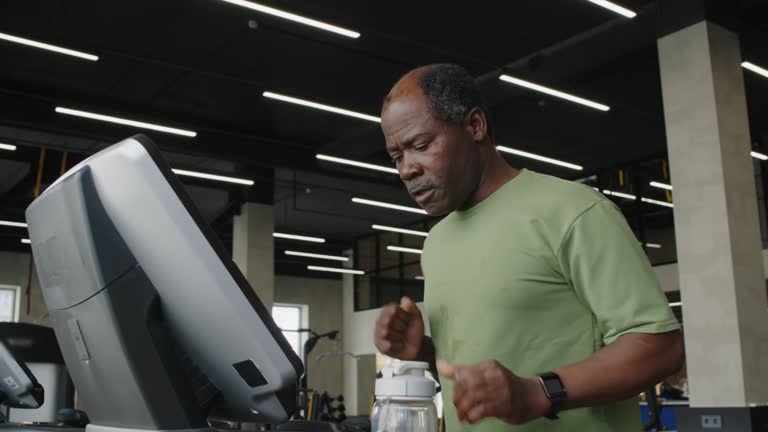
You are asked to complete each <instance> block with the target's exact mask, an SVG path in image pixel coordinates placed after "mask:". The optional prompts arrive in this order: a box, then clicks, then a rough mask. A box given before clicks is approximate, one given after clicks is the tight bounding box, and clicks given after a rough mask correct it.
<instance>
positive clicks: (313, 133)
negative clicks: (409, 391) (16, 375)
mask: <svg viewBox="0 0 768 432" xmlns="http://www.w3.org/2000/svg"><path fill="white" fill-rule="evenodd" d="M252 4H255V3H252ZM264 4H267V5H268V6H269V7H271V8H275V9H279V10H283V11H290V12H292V13H293V14H296V15H300V16H302V17H307V18H311V19H314V20H318V21H322V22H325V23H329V24H332V25H333V26H335V27H332V28H328V27H327V26H326V27H324V28H318V27H317V26H315V25H314V24H313V25H307V24H306V22H304V23H301V22H297V21H296V20H295V19H294V18H295V16H292V18H291V19H285V18H284V17H280V16H275V15H274V14H273V13H272V12H273V10H272V9H269V10H266V12H265V9H263V8H262V9H260V10H255V9H254V8H252V7H247V6H248V4H246V2H238V1H229V0H163V1H154V0H132V1H127V0H111V1H103V0H102V1H99V0H79V1H64V0H30V1H23V2H3V3H2V4H0V58H2V59H3V62H2V67H0V320H3V321H20V322H30V323H36V324H41V325H46V324H47V323H48V318H47V311H46V309H45V304H44V301H43V299H42V295H41V292H40V289H39V285H38V282H37V280H36V276H35V273H34V263H33V262H32V260H31V258H30V257H31V255H30V249H29V245H28V242H27V240H26V239H27V232H26V229H25V225H24V222H25V221H24V210H25V208H26V207H27V206H28V205H29V204H30V203H31V202H32V200H33V199H34V198H35V197H36V196H37V195H38V194H39V193H40V192H41V191H43V190H45V188H46V187H47V186H49V185H51V184H52V183H53V182H54V181H55V180H56V179H57V178H58V177H59V176H60V175H61V174H62V173H64V172H66V170H68V169H70V168H71V167H73V166H74V165H76V164H77V163H78V162H80V161H82V160H84V159H85V158H87V157H88V156H90V155H92V154H94V153H96V152H98V151H99V150H101V149H104V148H106V147H107V146H109V145H111V144H113V143H116V142H118V141H120V140H121V139H124V138H126V137H129V136H131V135H134V134H136V133H145V134H147V135H149V136H150V137H152V138H153V140H154V141H155V142H156V143H158V145H159V146H160V148H161V150H162V151H163V154H164V156H165V157H166V158H167V159H168V160H169V161H170V163H171V164H172V167H173V168H174V169H175V170H176V172H177V174H178V175H179V177H180V179H181V180H182V182H183V183H184V185H185V186H186V188H187V191H188V192H189V194H190V195H191V197H192V198H193V201H194V203H195V205H196V206H197V207H198V208H199V209H200V211H201V212H202V214H203V216H204V218H205V220H206V221H207V222H208V223H209V224H210V225H211V226H212V227H213V229H214V230H215V232H216V233H217V234H218V236H219V237H220V239H221V240H222V241H223V242H224V244H225V245H226V247H227V248H228V249H229V250H230V251H231V252H232V254H233V259H234V260H235V262H236V263H237V264H238V265H239V266H240V268H241V269H242V270H243V272H244V273H245V275H246V277H248V279H249V280H250V282H251V284H252V285H254V286H255V287H257V292H258V294H259V295H260V297H261V298H262V300H263V301H264V302H265V303H266V304H268V305H272V306H273V308H274V309H273V311H274V316H275V318H276V321H277V322H278V324H279V325H280V326H281V328H283V329H284V331H285V334H286V337H287V338H288V339H289V341H290V342H291V344H292V346H294V347H295V349H296V350H297V352H299V354H300V355H301V356H303V355H304V353H303V348H304V347H303V344H304V343H305V342H306V340H307V338H308V337H309V335H310V333H308V332H305V331H300V330H301V329H311V330H312V331H313V332H316V333H317V334H325V333H328V332H333V331H339V333H338V335H337V336H336V338H335V339H331V338H323V339H321V340H320V341H319V342H318V343H317V346H315V347H314V349H313V350H312V352H311V353H310V355H309V365H308V369H309V385H310V387H311V388H313V389H317V390H320V391H327V392H328V393H330V394H332V395H342V394H343V395H344V396H345V400H346V410H347V413H348V414H360V415H365V414H367V413H368V410H369V408H370V404H371V394H372V389H373V380H374V377H375V374H376V371H377V369H378V368H379V367H380V366H381V363H382V361H383V359H382V358H381V357H377V355H376V350H375V348H374V346H373V340H372V328H373V322H374V319H375V317H376V314H377V309H378V308H380V307H381V306H382V305H384V304H386V303H389V302H392V301H395V300H397V299H399V298H400V297H401V296H403V295H409V296H411V297H413V298H415V299H416V300H419V301H421V300H422V299H423V283H424V282H423V277H422V274H421V269H420V265H419V253H420V248H421V247H422V245H423V241H424V239H425V237H426V235H427V232H428V231H429V229H430V227H431V226H433V225H434V224H435V223H436V222H437V221H438V220H437V219H435V218H430V217H427V216H426V215H424V214H423V213H421V212H419V211H418V209H416V208H415V207H417V206H416V204H415V203H414V202H413V201H412V200H411V199H410V198H409V196H408V194H407V193H406V192H405V190H404V188H403V187H402V184H401V181H400V179H399V178H398V176H397V173H396V171H395V170H394V169H393V165H392V164H391V161H390V160H389V158H388V155H387V153H386V151H385V149H384V140H383V137H382V134H381V131H380V127H379V119H378V117H377V116H378V115H379V111H380V105H381V102H382V99H383V97H384V95H386V93H387V91H388V90H389V88H390V86H391V85H392V84H393V83H394V82H395V81H396V80H397V79H398V78H399V77H400V76H401V75H402V74H404V73H405V72H406V71H408V70H409V69H411V68H413V67H416V66H419V65H424V64H429V63H436V62H451V63H457V64H460V65H462V66H464V67H466V68H467V69H468V70H469V71H470V72H471V73H472V74H474V76H476V78H477V82H478V83H479V84H480V86H481V88H482V89H483V91H484V94H485V96H486V97H487V99H488V101H489V104H490V107H491V109H490V111H491V113H490V114H491V117H492V119H493V121H494V124H495V126H496V134H497V144H498V145H499V146H500V147H499V150H500V151H501V152H502V153H503V154H504V155H505V157H506V158H507V159H508V161H509V163H510V164H512V165H513V166H516V167H525V168H528V169H531V170H534V171H537V172H541V173H546V174H551V175H555V176H558V177H561V178H565V179H568V180H572V181H577V182H581V183H584V184H586V185H589V186H592V187H594V188H596V189H598V190H600V191H602V192H603V193H604V194H606V195H607V196H609V198H610V199H611V200H613V201H614V202H615V203H616V204H617V205H618V206H619V207H620V208H621V210H622V211H623V213H624V215H625V216H626V218H627V220H628V221H629V223H630V225H631V226H632V228H633V230H634V231H635V233H636V234H637V237H638V241H639V242H641V243H642V244H643V245H644V247H645V250H646V252H647V254H648V257H649V259H650V261H651V263H652V264H653V266H654V268H655V270H656V272H657V275H658V277H659V280H660V282H661V284H662V286H663V288H664V290H665V291H666V292H667V295H668V297H669V300H670V303H671V304H672V305H673V308H674V311H675V313H676V314H677V315H678V318H680V319H681V320H683V323H684V327H685V336H686V346H687V349H688V351H689V355H688V368H687V370H688V372H689V373H688V377H687V379H688V381H689V384H690V387H691V391H692V392H693V393H692V394H691V401H692V404H693V403H694V402H696V401H697V398H699V399H698V403H701V404H702V405H703V406H706V405H707V404H710V405H711V404H714V405H713V406H741V405H740V404H742V403H746V401H747V400H748V399H749V397H748V396H745V394H746V395H754V394H755V393H754V391H757V390H752V389H753V387H755V386H756V385H757V384H755V382H757V383H762V384H763V387H765V384H766V380H765V379H764V378H765V375H764V373H762V374H761V373H759V367H758V365H759V364H760V363H762V362H765V361H766V360H768V353H767V352H766V351H765V350H762V349H764V348H765V346H766V344H765V341H766V339H768V327H766V326H763V324H768V322H767V321H768V319H767V318H768V317H766V316H764V315H765V312H766V311H765V308H766V306H768V305H766V301H765V297H766V285H765V279H766V269H768V253H766V251H765V250H764V249H766V248H768V226H767V224H766V210H767V209H768V202H767V201H766V198H765V191H766V187H768V178H766V176H765V169H766V161H767V160H768V121H766V119H768V70H766V69H768V49H766V46H768V45H767V44H766V41H768V24H767V23H768V5H767V4H766V2H765V1H758V0H751V1H750V0H741V1H736V0H733V1H700V0H621V1H618V0H617V1H614V2H612V3H610V4H607V5H606V4H605V3H604V2H602V4H601V2H600V1H591V0H541V1H515V2H487V3H484V4H478V5H475V6H474V7H467V6H466V5H459V4H455V5H454V4H451V5H446V4H444V3H437V2H406V1H402V0H396V1H391V2H343V1H340V0H326V1H322V2H319V1H312V0H267V1H266V2H264ZM611 5H613V6H614V7H613V8H609V7H610V6H611ZM616 5H618V6H621V7H616ZM40 43H44V44H48V45H45V46H41V45H40ZM57 47H58V48H57ZM59 48H67V49H68V50H69V51H65V52H62V51H61V49H59ZM57 49H58V51H56V50H57ZM692 71H693V72H696V71H698V72H701V73H692ZM553 90H554V92H553ZM563 93H565V94H563ZM572 96H578V99H576V100H575V99H574V98H573V97H572ZM734 100H735V101H734ZM740 104H741V105H740ZM733 106H736V107H737V108H738V107H740V106H743V109H735V110H734V109H731V107H733ZM697 119H698V120H697ZM125 120H129V122H126V121H125ZM696 121H699V122H700V123H695V122H696ZM137 122H142V123H141V124H137ZM686 122H687V123H686ZM691 122H694V123H695V124H696V125H697V127H695V128H693V129H691V128H688V127H687V126H686V125H690V124H693V123H691ZM127 123H128V124H127ZM147 124H149V125H147ZM157 126H164V127H165V128H159V127H157ZM147 127H149V129H148V128H147ZM168 128H173V129H171V130H169V129H168ZM690 130H693V132H690ZM682 131H688V132H682ZM734 149H737V150H734ZM738 149H741V150H745V151H746V152H747V153H748V154H749V156H746V155H745V154H744V152H743V151H742V152H741V153H739V150H738ZM745 176H746V177H745ZM743 178H747V179H750V181H746V182H745V181H741V180H740V179H743ZM751 180H754V181H751ZM673 188H674V192H673ZM391 205H395V206H400V207H394V208H393V207H392V206H391ZM701 212H704V213H706V214H709V215H711V217H710V218H708V219H707V223H706V224H704V223H701V222H695V221H694V222H691V223H689V221H690V220H692V218H690V217H689V216H690V215H693V214H700V213H701ZM696 221H701V218H698V219H696ZM676 227H677V228H678V229H677V230H676ZM295 236H299V237H295ZM744 239H746V240H747V241H744ZM758 239H759V241H758ZM758 243H759V244H760V245H762V248H761V249H757V248H756V247H753V246H754V245H757V244H758ZM761 251H762V253H761ZM308 254H309V255H308ZM317 255H320V256H317ZM706 262H710V263H711V262H716V263H717V266H716V267H717V270H718V272H719V273H718V274H719V275H720V276H721V277H717V278H711V277H708V276H707V274H708V273H707V269H705V268H703V267H702V263H706ZM678 264H680V266H678ZM329 268H330V271H329ZM342 269H343V270H345V271H349V272H350V273H338V271H340V270H342ZM756 275H757V276H756ZM681 293H682V295H681ZM755 299H757V302H752V301H751V300H755ZM747 303H756V304H757V305H758V306H759V308H758V309H754V310H753V309H750V307H747V306H745V305H746V304H747ZM761 311H762V312H761ZM684 312H685V316H684V315H683V313H684ZM713 328H716V329H718V330H717V331H712V329H713ZM755 328H758V329H761V330H760V331H758V332H754V331H750V329H755ZM750 346H751V347H760V348H759V349H755V353H754V354H753V355H752V356H751V357H750V358H749V359H747V357H749V356H747V354H746V352H747V350H748V349H747V347H750ZM692 349H694V350H695V354H696V355H691V354H692V352H691V350H692ZM761 350H762V351H761ZM701 354H705V355H701ZM702 357H704V358H702ZM718 362H719V363H718ZM716 364H728V365H730V364H739V365H740V366H739V367H738V368H735V369H734V370H733V371H731V370H726V371H725V372H724V371H723V370H722V369H720V370H716V369H715V366H714V365H716ZM715 375H716V376H717V377H715ZM759 378H763V379H762V380H759ZM723 383H725V384H723ZM728 383H739V384H738V385H730V384H728ZM718 386H719V388H720V389H725V390H712V389H716V388H718ZM745 389H746V390H745ZM697 390H699V391H700V393H699V394H698V395H697V393H696V391H697ZM710 390H711V391H710ZM765 392H766V391H765V390H763V391H762V393H765ZM710 393H712V394H714V396H708V395H709V394H710ZM762 393H761V394H762ZM705 394H706V395H705ZM763 400H766V401H768V397H766V398H765V399H763Z"/></svg>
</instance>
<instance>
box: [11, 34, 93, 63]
mask: <svg viewBox="0 0 768 432" xmlns="http://www.w3.org/2000/svg"><path fill="white" fill-rule="evenodd" d="M0 39H2V40H5V41H8V42H13V43H17V44H22V45H26V46H31V47H34V48H40V49H44V50H48V51H53V52H57V53H59V54H66V55H69V56H72V57H78V58H81V59H85V60H90V61H98V60H99V57H98V56H95V55H93V54H88V53H84V52H81V51H75V50H71V49H68V48H62V47H60V46H56V45H51V44H47V43H43V42H37V41H33V40H31V39H26V38H22V37H18V36H13V35H9V34H7V33H0Z"/></svg>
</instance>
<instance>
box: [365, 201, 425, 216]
mask: <svg viewBox="0 0 768 432" xmlns="http://www.w3.org/2000/svg"><path fill="white" fill-rule="evenodd" d="M352 202H354V203H356V204H365V205H370V206H376V207H384V208H388V209H392V210H400V211H405V212H410V213H418V214H424V215H425V214H427V211H426V210H423V209H420V208H416V207H407V206H401V205H397V204H389V203H385V202H381V201H373V200H368V199H363V198H352Z"/></svg>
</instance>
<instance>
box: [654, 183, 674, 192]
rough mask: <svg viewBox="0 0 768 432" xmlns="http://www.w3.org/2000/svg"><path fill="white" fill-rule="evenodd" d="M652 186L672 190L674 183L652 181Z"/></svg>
mask: <svg viewBox="0 0 768 432" xmlns="http://www.w3.org/2000/svg"><path fill="white" fill-rule="evenodd" d="M651 186H653V187H655V188H659V189H665V190H670V191H671V190H672V185H668V184H666V183H659V182H651Z"/></svg>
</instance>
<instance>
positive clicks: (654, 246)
mask: <svg viewBox="0 0 768 432" xmlns="http://www.w3.org/2000/svg"><path fill="white" fill-rule="evenodd" d="M645 247H647V248H651V249H661V245H660V244H658V243H646V244H645Z"/></svg>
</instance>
